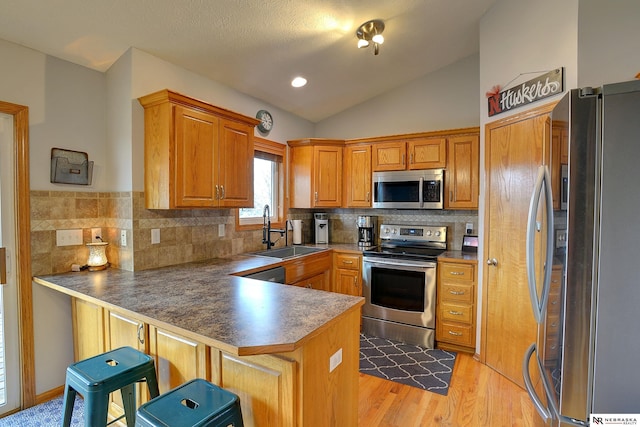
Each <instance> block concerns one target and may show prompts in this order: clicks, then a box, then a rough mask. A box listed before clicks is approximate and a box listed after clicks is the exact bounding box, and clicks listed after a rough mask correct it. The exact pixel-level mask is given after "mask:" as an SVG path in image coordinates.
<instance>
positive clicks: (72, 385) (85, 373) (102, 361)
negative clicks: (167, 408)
mask: <svg viewBox="0 0 640 427" xmlns="http://www.w3.org/2000/svg"><path fill="white" fill-rule="evenodd" d="M142 380H146V382H147V385H148V387H149V394H150V395H151V397H152V398H154V397H157V396H158V395H159V394H160V393H159V391H158V380H157V378H156V370H155V366H154V362H153V357H151V356H149V355H147V354H144V353H142V352H141V351H138V350H135V349H133V348H131V347H121V348H118V349H116V350H112V351H108V352H106V353H102V354H99V355H97V356H93V357H90V358H88V359H85V360H81V361H79V362H76V363H73V364H71V365H69V367H68V368H67V376H66V384H65V388H64V414H63V419H62V426H63V427H69V425H70V424H71V415H72V413H73V403H74V401H75V397H76V394H77V393H80V394H81V395H82V396H83V397H84V402H85V404H84V408H85V409H84V424H85V426H86V427H100V426H106V425H107V412H108V410H109V393H112V392H114V391H116V390H120V391H121V393H122V402H123V405H124V412H125V414H124V416H125V418H126V420H127V425H128V426H131V427H133V426H134V425H135V411H136V398H135V388H134V386H135V383H136V382H138V381H142Z"/></svg>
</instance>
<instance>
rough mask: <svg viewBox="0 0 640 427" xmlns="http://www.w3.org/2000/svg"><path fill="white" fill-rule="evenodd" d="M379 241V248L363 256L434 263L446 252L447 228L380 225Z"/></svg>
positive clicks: (366, 252) (368, 251)
mask: <svg viewBox="0 0 640 427" xmlns="http://www.w3.org/2000/svg"><path fill="white" fill-rule="evenodd" d="M380 241H381V243H380V247H379V248H375V250H367V251H364V255H365V256H370V257H378V258H396V259H414V260H427V261H434V260H435V259H436V258H437V257H438V255H440V254H441V253H443V252H445V251H446V250H447V227H436V226H426V225H391V224H382V225H381V226H380Z"/></svg>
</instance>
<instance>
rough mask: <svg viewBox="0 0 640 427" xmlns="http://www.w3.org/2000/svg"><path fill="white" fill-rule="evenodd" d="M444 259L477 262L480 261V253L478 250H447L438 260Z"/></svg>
mask: <svg viewBox="0 0 640 427" xmlns="http://www.w3.org/2000/svg"><path fill="white" fill-rule="evenodd" d="M444 259H450V260H455V261H462V262H470V263H474V264H475V263H477V262H478V254H477V253H476V252H462V251H446V252H443V253H441V254H440V255H439V256H438V260H444Z"/></svg>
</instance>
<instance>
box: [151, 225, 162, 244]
mask: <svg viewBox="0 0 640 427" xmlns="http://www.w3.org/2000/svg"><path fill="white" fill-rule="evenodd" d="M158 243H160V229H159V228H152V229H151V244H152V245H155V244H158Z"/></svg>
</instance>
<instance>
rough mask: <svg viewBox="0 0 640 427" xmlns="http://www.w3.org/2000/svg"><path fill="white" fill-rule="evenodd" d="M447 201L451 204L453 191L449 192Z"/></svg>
mask: <svg viewBox="0 0 640 427" xmlns="http://www.w3.org/2000/svg"><path fill="white" fill-rule="evenodd" d="M449 201H450V202H453V191H449Z"/></svg>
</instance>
